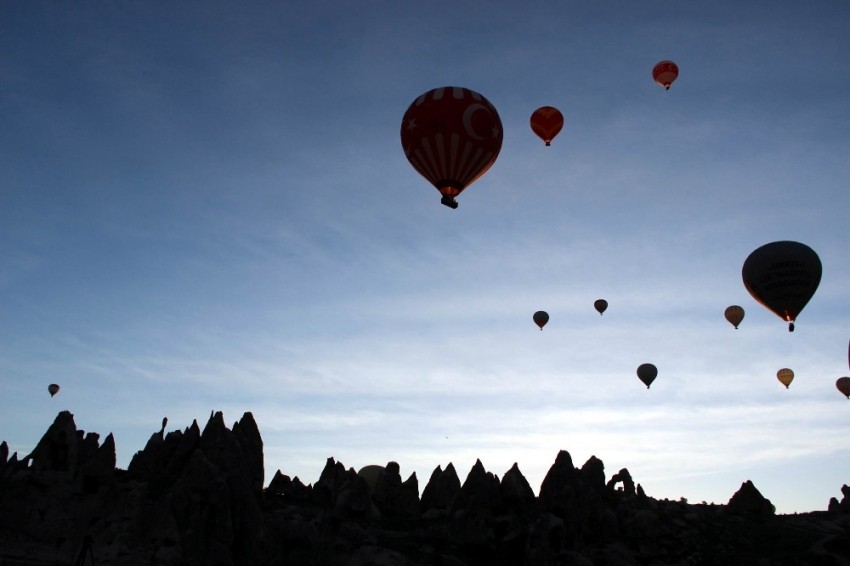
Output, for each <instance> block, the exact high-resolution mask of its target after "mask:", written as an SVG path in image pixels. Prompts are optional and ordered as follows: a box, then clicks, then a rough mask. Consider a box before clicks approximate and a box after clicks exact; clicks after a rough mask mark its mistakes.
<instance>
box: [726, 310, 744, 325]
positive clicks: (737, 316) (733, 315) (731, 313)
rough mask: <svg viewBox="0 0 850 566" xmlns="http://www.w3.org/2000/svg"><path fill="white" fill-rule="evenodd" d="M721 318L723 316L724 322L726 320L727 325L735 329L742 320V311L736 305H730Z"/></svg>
mask: <svg viewBox="0 0 850 566" xmlns="http://www.w3.org/2000/svg"><path fill="white" fill-rule="evenodd" d="M723 316H725V317H726V320H728V321H729V323H730V324H731V325H732V326H734V327H735V328H736V329H737V328H738V325H739V324H741V321H742V320H744V309H743V308H742V307H739V306H738V305H732V306H731V307H726V311H725V312H724V313H723Z"/></svg>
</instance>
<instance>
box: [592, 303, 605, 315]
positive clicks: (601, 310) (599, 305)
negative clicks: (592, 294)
mask: <svg viewBox="0 0 850 566" xmlns="http://www.w3.org/2000/svg"><path fill="white" fill-rule="evenodd" d="M593 308H595V309H596V311H597V312H598V313H599V314H600V315H601V314H602V313H604V312H605V309H607V308H608V301H606V300H605V299H596V300H595V301H593Z"/></svg>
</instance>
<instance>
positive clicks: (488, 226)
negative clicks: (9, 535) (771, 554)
mask: <svg viewBox="0 0 850 566" xmlns="http://www.w3.org/2000/svg"><path fill="white" fill-rule="evenodd" d="M848 28H850V5H848V4H847V3H845V2H839V1H817V2H812V3H806V4H805V5H804V4H801V3H799V2H790V1H787V2H786V1H783V2H750V3H747V4H746V6H741V5H740V3H738V2H726V1H719V2H712V3H704V4H702V5H700V6H695V5H693V4H685V3H681V2H673V1H649V2H641V3H631V2H610V1H608V2H605V1H603V2H591V1H577V2H570V3H562V2H561V3H559V2H532V3H525V4H523V5H522V6H520V5H519V4H518V3H510V2H488V3H483V2H480V3H472V2H469V3H455V2H429V3H425V4H423V5H421V6H413V5H412V4H409V3H391V2H367V3H358V5H357V6H356V7H355V6H354V5H353V3H342V2H324V3H322V2H312V3H309V5H308V3H306V2H305V3H300V4H296V3H292V2H252V3H250V5H249V6H246V5H242V4H235V3H228V2H219V1H211V2H181V3H173V2H146V3H131V2H84V3H73V4H71V3H55V2H37V1H36V2H3V3H0V172H1V173H0V384H2V392H3V394H2V395H1V396H0V438H1V439H5V440H6V441H7V442H8V443H9V444H10V447H11V448H12V449H13V450H17V451H19V452H20V453H22V454H25V453H28V452H29V451H30V450H31V449H32V448H33V447H34V445H35V443H36V442H37V441H38V439H39V438H40V436H41V435H42V434H43V432H44V430H45V429H46V427H47V426H48V425H49V423H50V422H52V419H53V418H54V417H55V415H56V413H57V412H58V411H60V410H63V409H68V410H70V411H71V412H72V413H74V415H75V419H76V422H77V425H78V427H80V428H83V429H85V430H88V431H97V432H99V433H101V434H102V435H105V434H107V433H108V432H113V433H114V434H115V436H116V442H117V446H118V460H119V465H122V466H126V465H127V464H128V463H129V460H130V458H131V457H132V454H133V452H134V451H136V450H139V449H141V448H142V447H143V446H144V443H145V442H146V440H147V438H148V437H149V436H150V434H152V433H153V432H155V431H156V430H158V428H159V425H160V420H161V418H162V417H163V416H168V418H169V429H173V428H176V427H180V428H182V427H185V426H187V425H189V424H190V423H191V421H192V419H198V420H199V422H200V424H201V425H203V424H204V423H205V422H206V419H207V417H208V415H209V412H210V411H211V410H222V411H224V414H225V419H226V420H227V421H228V422H231V423H232V422H233V421H234V420H237V419H238V418H240V417H241V415H242V413H243V412H244V411H252V412H253V413H254V415H255V418H256V419H257V422H258V424H259V426H260V431H261V434H262V436H263V439H264V442H265V458H266V479H267V481H268V479H270V478H271V476H272V474H273V473H274V471H275V470H276V469H278V468H280V469H281V470H282V471H283V472H284V473H286V474H289V475H291V476H292V475H298V476H299V477H301V479H302V480H304V481H305V482H313V481H315V480H316V479H318V476H319V473H320V471H321V469H322V467H323V466H324V463H325V459H326V458H327V457H329V456H333V457H335V458H336V459H337V460H340V461H342V462H343V463H344V464H345V465H346V466H350V467H355V468H359V467H361V466H364V465H367V464H373V463H379V464H383V463H386V462H387V461H389V460H395V461H397V462H399V464H400V465H401V472H402V475H403V476H405V477H406V476H407V475H409V474H410V473H412V472H414V471H415V472H416V473H417V476H418V478H419V481H420V489H421V488H423V487H424V485H425V482H426V481H427V479H428V477H429V476H430V473H431V471H432V470H433V469H434V468H435V467H436V466H437V465H442V466H445V465H446V464H447V463H448V462H450V461H451V462H453V463H454V465H455V467H456V468H457V469H458V473H459V475H461V479H463V478H464V477H465V475H466V473H467V472H468V470H469V469H470V468H471V467H472V465H473V464H474V463H475V459H476V458H480V459H481V460H482V462H483V464H484V465H485V467H486V468H487V469H488V470H490V471H492V472H494V473H496V474H498V475H501V474H503V473H504V472H506V471H507V470H508V469H509V468H510V466H511V465H512V464H513V462H518V464H519V467H520V470H521V471H522V472H523V473H524V474H525V475H526V477H527V478H528V480H529V482H530V483H531V485H532V487H533V488H534V489H535V491H537V489H538V488H539V485H540V482H541V481H542V479H543V476H544V475H545V473H546V471H547V470H548V468H549V466H551V464H552V463H553V462H554V459H555V456H556V454H557V452H558V450H560V449H565V450H568V451H569V452H570V453H571V454H572V455H573V459H574V461H576V462H577V463H579V464H580V463H582V462H584V461H585V460H586V459H587V458H589V457H590V456H591V455H596V456H597V457H599V458H601V459H602V460H603V461H604V462H605V464H606V472H607V474H608V475H609V476H610V475H611V474H613V473H614V472H616V471H617V470H619V469H620V468H622V467H628V468H629V470H630V471H631V473H632V475H633V477H634V478H635V481H637V482H639V483H641V484H642V485H643V486H644V488H645V490H646V492H647V493H648V494H649V495H651V496H654V497H658V498H663V497H669V498H676V499H678V498H679V497H687V498H688V499H689V500H690V501H692V502H698V501H702V500H706V501H714V502H718V503H724V502H726V501H727V500H728V499H729V497H730V496H731V495H732V494H733V493H734V492H735V491H736V490H737V489H738V487H740V484H741V483H742V482H743V481H745V480H747V479H752V480H753V482H754V483H755V485H756V486H757V487H758V488H759V489H760V490H761V491H762V493H763V494H764V495H765V496H766V497H768V498H770V499H771V500H772V501H773V502H774V504H775V505H776V506H777V508H778V510H779V511H780V512H786V513H788V512H794V511H808V510H813V509H825V508H826V505H827V502H828V500H829V498H830V497H833V496H838V497H840V487H841V485H842V484H843V483H850V477H848V476H847V475H846V474H847V470H848V469H850V437H848V435H847V427H848V424H850V405H848V402H847V401H846V400H845V399H843V397H841V395H840V394H839V393H838V392H837V391H836V390H835V387H834V382H835V379H836V378H837V377H839V376H842V375H848V374H850V370H848V359H847V344H848V339H850V288H848V286H847V283H846V282H847V281H848V278H850V268H848V264H847V258H848V249H850V248H848V235H847V230H846V228H845V225H846V220H845V219H846V214H847V211H848V210H850V195H848V190H847V189H848V179H850V159H848V158H847V156H848V155H850V106H848V100H850V59H848V57H847V54H848V53H850V36H848V34H847V33H846V30H847V29H848ZM661 59H672V60H674V61H676V62H677V63H678V65H679V68H680V76H679V79H678V81H677V82H676V83H674V85H673V86H672V88H671V89H670V91H668V92H665V91H664V90H663V89H662V88H661V87H659V86H658V85H656V84H654V83H653V82H652V79H651V77H650V71H651V69H652V67H653V65H654V64H655V63H656V62H657V61H659V60H661ZM446 85H455V86H465V87H468V88H471V89H474V90H476V91H478V92H480V93H482V94H483V95H484V96H486V97H487V98H488V99H489V100H490V102H492V103H493V105H494V106H495V107H496V108H497V109H498V111H499V114H500V116H501V119H502V123H503V126H504V144H503V147H502V151H501V154H500V156H499V158H498V160H497V161H496V163H495V164H494V165H493V167H492V168H491V169H490V171H488V172H487V173H486V174H485V175H484V176H483V177H482V178H481V179H479V180H478V181H477V182H476V183H475V184H473V185H472V186H471V187H470V188H469V189H468V190H467V191H465V192H464V193H463V195H461V196H460V197H459V199H458V201H459V203H460V207H459V208H458V209H457V210H450V209H448V208H446V207H443V206H441V205H440V203H439V194H438V193H437V191H436V190H434V189H433V188H432V187H431V186H430V185H428V183H427V182H426V181H425V180H424V179H422V178H421V177H420V176H419V175H418V174H417V173H416V172H415V171H414V170H413V168H412V167H411V166H410V164H409V163H408V162H407V161H406V159H405V157H404V153H403V151H402V149H401V145H400V141H399V129H400V124H401V118H402V115H403V114H404V112H405V110H406V109H407V107H408V105H409V104H410V103H411V102H412V101H413V99H414V98H416V97H417V96H419V95H420V94H422V93H423V92H425V91H427V90H429V89H431V88H434V87H438V86H446ZM543 105H552V106H556V107H558V108H559V109H560V110H561V111H562V113H563V114H564V116H565V120H566V125H565V127H564V130H563V132H562V133H561V134H560V136H559V137H558V138H556V139H555V141H554V142H553V143H552V146H551V147H549V148H546V147H544V146H543V143H542V142H541V141H540V140H539V139H538V138H536V137H535V136H534V135H533V133H532V132H531V131H530V129H529V127H528V119H529V116H530V115H531V113H532V112H533V110H534V109H535V108H537V107H539V106H543ZM775 240H796V241H800V242H803V243H805V244H807V245H809V246H810V247H812V248H813V249H814V250H815V251H817V253H818V254H819V256H820V258H821V261H822V263H823V265H824V275H823V280H822V282H821V285H820V288H819V289H818V291H817V294H816V295H815V297H814V298H813V299H812V301H811V302H810V303H809V305H808V306H807V307H806V309H805V310H804V311H803V313H802V314H801V315H800V317H799V319H798V325H797V331H796V332H795V333H793V334H789V333H788V332H787V331H786V327H785V325H784V324H783V323H782V321H780V320H779V319H778V318H777V317H776V316H775V315H773V314H772V313H770V312H768V311H767V310H766V309H764V308H763V307H761V306H760V305H758V304H757V303H755V301H753V299H752V298H751V297H750V296H749V295H748V294H747V292H746V290H745V289H744V286H743V284H742V282H741V273H740V272H741V266H742V264H743V262H744V259H745V258H746V257H747V255H748V254H749V253H750V252H751V251H752V250H754V249H755V248H757V247H759V246H761V245H763V244H765V243H768V242H771V241H775ZM598 298H605V299H607V300H608V302H609V304H610V307H609V309H608V311H607V312H606V313H605V315H604V316H602V317H600V316H599V315H598V314H597V313H596V311H594V310H593V301H594V300H595V299H598ZM731 304H739V305H742V306H743V307H744V308H745V309H746V318H745V319H744V322H743V323H742V325H741V328H740V329H739V330H737V331H735V330H734V329H733V328H732V327H731V326H730V325H729V324H728V323H727V322H726V321H725V320H724V319H723V310H724V309H725V308H726V306H728V305H731ZM541 309H542V310H546V311H548V312H549V314H550V316H551V320H550V322H549V325H548V326H547V327H546V329H545V330H544V331H543V332H539V331H538V330H537V328H536V327H535V326H534V324H533V322H532V320H531V315H532V314H533V313H534V311H536V310H541ZM643 362H652V363H654V364H655V365H657V366H658V368H659V376H658V379H657V380H656V382H655V383H654V384H653V386H652V389H651V390H649V391H647V390H646V389H645V388H644V387H643V386H642V384H641V383H640V382H639V381H638V379H637V377H636V376H635V369H636V368H637V366H638V365H639V364H641V363H643ZM782 367H790V368H792V369H794V371H795V373H796V375H797V377H796V378H795V381H794V383H793V384H792V385H791V388H790V389H789V390H785V389H784V388H783V387H782V386H781V385H780V384H779V382H778V381H777V380H776V378H775V374H776V371H777V370H778V369H779V368H782ZM51 382H57V383H59V384H60V385H61V386H62V390H61V392H60V393H59V394H58V395H57V396H56V397H54V398H50V397H49V395H48V394H47V391H46V387H47V384H49V383H51Z"/></svg>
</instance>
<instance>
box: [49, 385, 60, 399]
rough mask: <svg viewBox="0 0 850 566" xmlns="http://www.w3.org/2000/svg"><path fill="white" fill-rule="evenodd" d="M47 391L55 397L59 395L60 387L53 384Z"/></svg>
mask: <svg viewBox="0 0 850 566" xmlns="http://www.w3.org/2000/svg"><path fill="white" fill-rule="evenodd" d="M47 391H48V392H50V396H51V397H53V396H54V395H56V394H57V393H59V386H58V385H56V384H55V383H51V384H50V385H48V386H47Z"/></svg>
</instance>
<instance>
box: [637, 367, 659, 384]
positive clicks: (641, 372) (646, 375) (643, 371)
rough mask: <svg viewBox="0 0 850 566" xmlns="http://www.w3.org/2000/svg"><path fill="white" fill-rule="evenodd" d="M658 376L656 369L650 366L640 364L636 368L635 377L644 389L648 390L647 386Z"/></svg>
mask: <svg viewBox="0 0 850 566" xmlns="http://www.w3.org/2000/svg"><path fill="white" fill-rule="evenodd" d="M657 375H658V368H657V367H655V366H654V365H652V364H641V365H639V366H638V368H637V376H638V379H640V380H641V381H642V382H643V384H644V385H646V388H647V389H649V386H650V385H651V384H652V382H653V381H655V378H656V376H657Z"/></svg>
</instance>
